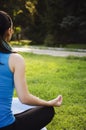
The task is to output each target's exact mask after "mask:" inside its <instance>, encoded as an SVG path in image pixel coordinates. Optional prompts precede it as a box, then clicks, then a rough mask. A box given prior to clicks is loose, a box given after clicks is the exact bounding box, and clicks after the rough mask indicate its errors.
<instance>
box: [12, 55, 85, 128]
mask: <svg viewBox="0 0 86 130" xmlns="http://www.w3.org/2000/svg"><path fill="white" fill-rule="evenodd" d="M21 55H22V56H23V57H24V58H25V63H26V79H27V84H28V89H29V90H30V92H31V93H33V94H34V95H37V96H39V97H40V98H43V99H46V100H49V99H52V98H54V97H56V96H57V95H58V94H62V95H63V104H62V106H61V107H60V108H55V112H56V114H55V117H54V119H53V120H52V122H51V123H50V124H49V125H48V126H47V129H48V130H86V57H80V58H79V57H73V56H71V57H67V58H61V57H53V56H47V55H35V54H31V53H21ZM15 96H16V93H15Z"/></svg>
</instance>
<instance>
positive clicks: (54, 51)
mask: <svg viewBox="0 0 86 130" xmlns="http://www.w3.org/2000/svg"><path fill="white" fill-rule="evenodd" d="M14 50H16V51H22V52H30V53H35V54H46V55H52V56H62V57H65V56H79V57H82V56H86V50H85V49H84V50H82V49H77V50H71V51H69V50H67V49H63V48H41V49H40V48H38V47H14Z"/></svg>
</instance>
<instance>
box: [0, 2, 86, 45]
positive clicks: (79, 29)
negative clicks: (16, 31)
mask: <svg viewBox="0 0 86 130" xmlns="http://www.w3.org/2000/svg"><path fill="white" fill-rule="evenodd" d="M0 9H1V10H4V11H7V12H8V13H9V14H10V15H11V17H12V19H13V22H14V27H21V34H22V37H21V38H22V39H30V40H31V41H32V43H33V44H45V45H48V46H60V44H62V45H61V46H65V43H68V44H70V43H74V44H75V43H81V44H82V43H85V44H86V36H85V34H86V18H85V14H86V1H83V0H82V1H74V0H70V1H69V0H66V1H65V0H17V1H15V0H9V2H8V1H6V0H0ZM50 35H51V37H50ZM50 40H51V41H50Z"/></svg>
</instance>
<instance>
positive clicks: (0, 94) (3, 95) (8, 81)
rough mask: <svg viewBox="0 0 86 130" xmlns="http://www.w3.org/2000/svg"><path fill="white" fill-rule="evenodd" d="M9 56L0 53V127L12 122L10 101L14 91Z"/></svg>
mask: <svg viewBox="0 0 86 130" xmlns="http://www.w3.org/2000/svg"><path fill="white" fill-rule="evenodd" d="M9 57H10V54H6V53H1V52H0V127H3V126H6V125H8V124H11V123H12V122H14V120H15V119H14V116H13V114H12V112H11V109H10V108H11V101H12V95H13V90H14V82H13V73H12V72H11V70H10V68H9Z"/></svg>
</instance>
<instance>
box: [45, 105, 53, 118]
mask: <svg viewBox="0 0 86 130" xmlns="http://www.w3.org/2000/svg"><path fill="white" fill-rule="evenodd" d="M43 109H44V114H46V116H47V117H48V118H50V119H52V118H53V117H54V114H55V110H54V108H53V107H52V106H50V107H45V106H44V107H43Z"/></svg>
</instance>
